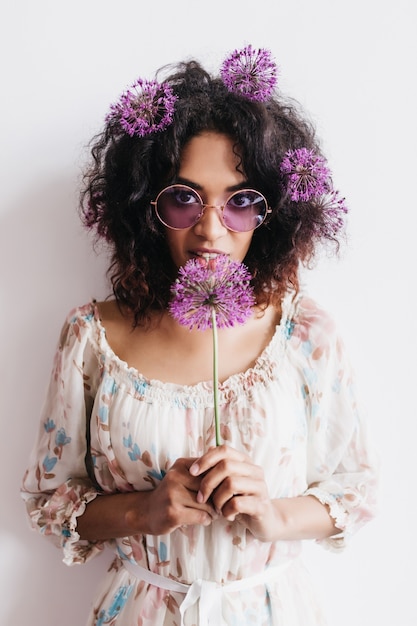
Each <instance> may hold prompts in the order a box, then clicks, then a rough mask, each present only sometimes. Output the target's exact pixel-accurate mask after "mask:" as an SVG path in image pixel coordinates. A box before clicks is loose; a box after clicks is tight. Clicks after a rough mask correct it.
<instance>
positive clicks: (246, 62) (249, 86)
mask: <svg viewBox="0 0 417 626" xmlns="http://www.w3.org/2000/svg"><path fill="white" fill-rule="evenodd" d="M277 71H278V70H277V66H276V63H275V62H274V61H273V60H272V56H271V53H270V51H269V50H266V49H264V48H259V49H258V50H255V49H254V48H252V46H246V48H243V49H242V50H235V51H234V52H232V54H231V55H230V56H228V57H227V58H226V59H225V60H224V61H223V64H222V66H221V69H220V76H221V79H222V81H223V83H224V84H225V86H226V87H227V89H228V90H229V91H231V92H233V93H237V94H240V95H242V96H245V97H246V98H247V99H248V100H254V101H258V102H264V101H265V100H267V99H268V98H269V97H270V96H271V94H272V92H273V90H274V87H275V85H276V82H277Z"/></svg>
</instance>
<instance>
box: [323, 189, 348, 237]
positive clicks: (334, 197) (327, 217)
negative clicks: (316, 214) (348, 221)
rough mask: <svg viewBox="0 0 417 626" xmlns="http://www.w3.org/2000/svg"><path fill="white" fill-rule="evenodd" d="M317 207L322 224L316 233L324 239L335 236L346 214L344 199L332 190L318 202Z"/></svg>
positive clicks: (343, 223) (340, 228)
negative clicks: (319, 210) (320, 214)
mask: <svg viewBox="0 0 417 626" xmlns="http://www.w3.org/2000/svg"><path fill="white" fill-rule="evenodd" d="M318 206H319V207H320V209H321V212H322V215H323V223H322V225H321V226H319V227H318V229H317V230H318V233H319V234H320V235H322V236H325V237H329V236H330V237H332V236H334V235H336V234H337V233H338V232H339V231H340V230H342V228H343V227H344V225H345V216H346V214H347V212H348V208H347V205H346V200H345V198H343V197H342V196H341V195H340V193H339V191H337V190H336V189H332V190H330V191H329V192H328V193H326V194H324V195H323V196H322V197H321V198H320V199H319V200H318Z"/></svg>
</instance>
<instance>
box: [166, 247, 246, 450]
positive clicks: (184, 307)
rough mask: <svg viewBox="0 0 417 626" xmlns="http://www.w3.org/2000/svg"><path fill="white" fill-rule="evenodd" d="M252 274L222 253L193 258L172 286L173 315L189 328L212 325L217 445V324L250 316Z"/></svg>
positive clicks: (222, 325)
mask: <svg viewBox="0 0 417 626" xmlns="http://www.w3.org/2000/svg"><path fill="white" fill-rule="evenodd" d="M251 278H252V277H251V275H250V273H249V271H248V269H247V268H246V266H245V265H243V264H242V263H239V262H238V261H231V260H230V259H229V257H228V256H226V255H225V254H222V255H219V256H216V258H214V259H207V260H205V259H202V258H198V259H190V260H189V261H187V263H186V264H185V265H184V267H181V268H180V270H179V272H178V278H177V280H176V281H175V283H174V284H173V285H172V287H171V293H172V300H171V302H170V305H169V310H170V312H171V315H172V316H173V317H174V318H175V319H176V320H177V321H178V322H179V323H180V324H182V325H183V326H188V328H189V329H190V330H191V329H193V328H197V329H199V330H207V329H208V328H211V329H212V333H213V406H214V427H215V435H216V446H219V445H220V444H221V435H220V417H219V389H218V387H219V383H218V339H217V328H224V327H230V326H234V325H235V324H236V323H238V324H243V323H244V322H245V321H246V320H247V319H248V318H249V316H250V315H251V312H252V306H253V305H254V304H255V298H254V296H253V292H252V288H251V286H250V280H251Z"/></svg>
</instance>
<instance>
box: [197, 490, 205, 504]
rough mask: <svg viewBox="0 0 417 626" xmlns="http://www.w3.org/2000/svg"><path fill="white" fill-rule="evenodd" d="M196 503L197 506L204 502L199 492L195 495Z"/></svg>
mask: <svg viewBox="0 0 417 626" xmlns="http://www.w3.org/2000/svg"><path fill="white" fill-rule="evenodd" d="M197 502H198V503H199V504H201V503H202V502H204V496H203V494H202V493H201V491H199V492H198V493H197Z"/></svg>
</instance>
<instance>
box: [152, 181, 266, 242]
mask: <svg viewBox="0 0 417 626" xmlns="http://www.w3.org/2000/svg"><path fill="white" fill-rule="evenodd" d="M173 187H180V188H182V189H186V190H188V191H191V192H192V193H193V194H195V196H196V197H197V198H198V199H199V201H200V204H201V212H200V214H199V215H198V217H197V219H196V220H195V222H193V224H190V226H183V227H182V228H177V227H175V226H170V225H169V224H167V223H166V222H164V220H163V219H162V218H161V216H160V215H159V213H158V200H159V198H160V197H161V195H162V194H163V193H165V192H166V191H167V190H168V189H172V188H173ZM245 191H251V192H253V193H256V194H258V195H259V196H261V198H263V199H264V201H265V206H266V211H265V215H264V217H263V219H262V222H260V223H259V224H257V225H256V226H255V228H250V229H249V230H235V229H234V228H230V227H229V226H227V224H226V223H225V221H224V218H223V213H224V209H225V207H226V205H227V203H228V202H229V201H230V199H231V198H233V196H235V195H236V194H238V193H243V192H245ZM151 205H152V206H153V207H154V209H155V213H156V216H157V218H158V219H159V221H160V222H161V224H163V225H164V226H166V227H167V228H170V229H171V230H186V229H187V228H192V227H193V226H195V225H196V224H197V222H198V221H199V220H200V219H201V218H202V217H203V215H204V210H205V209H206V208H213V209H220V219H221V222H222V224H223V226H224V227H225V228H227V230H231V231H232V232H234V233H249V232H250V231H251V230H256V229H257V228H259V226H262V224H264V222H265V220H266V218H267V216H268V215H269V214H270V213H272V209H271V208H270V206H269V205H268V201H267V199H266V198H265V196H264V195H263V193H261V192H260V191H257V190H256V189H252V188H250V187H248V188H244V189H237V190H236V191H234V192H233V193H231V194H230V196H228V198H227V199H226V201H225V202H224V204H206V203H205V202H203V199H202V197H201V196H200V194H199V193H198V191H196V190H195V189H193V188H192V187H190V186H189V185H183V184H182V183H174V184H172V185H168V186H167V187H164V189H162V190H161V191H160V192H159V193H158V195H157V196H156V198H155V200H151Z"/></svg>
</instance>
